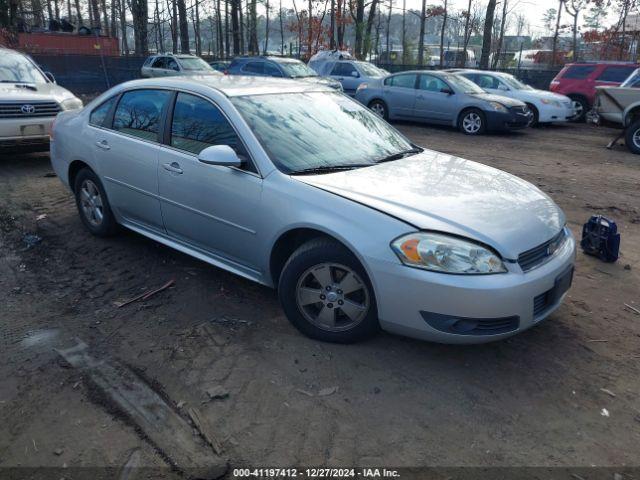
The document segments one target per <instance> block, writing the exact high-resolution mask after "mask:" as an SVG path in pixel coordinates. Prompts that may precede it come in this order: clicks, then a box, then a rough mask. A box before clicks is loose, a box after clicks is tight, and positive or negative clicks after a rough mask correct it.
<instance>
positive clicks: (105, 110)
mask: <svg viewBox="0 0 640 480" xmlns="http://www.w3.org/2000/svg"><path fill="white" fill-rule="evenodd" d="M115 102H116V97H111V98H110V99H109V100H106V101H104V102H102V103H101V104H100V106H98V107H96V108H95V109H94V110H93V112H91V115H89V123H90V124H91V125H94V126H96V127H106V126H107V125H105V121H106V120H107V115H109V112H110V111H111V107H113V104H114V103H115Z"/></svg>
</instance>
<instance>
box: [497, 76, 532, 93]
mask: <svg viewBox="0 0 640 480" xmlns="http://www.w3.org/2000/svg"><path fill="white" fill-rule="evenodd" d="M500 80H502V81H503V82H504V83H506V84H507V86H508V87H509V88H511V89H513V90H533V88H531V87H530V86H529V85H526V84H524V83H522V82H521V81H520V80H518V79H517V78H516V77H514V76H512V75H500Z"/></svg>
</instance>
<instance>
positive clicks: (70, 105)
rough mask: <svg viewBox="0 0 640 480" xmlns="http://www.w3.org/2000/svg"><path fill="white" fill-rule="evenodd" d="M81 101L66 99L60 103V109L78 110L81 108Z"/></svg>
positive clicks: (74, 98)
mask: <svg viewBox="0 0 640 480" xmlns="http://www.w3.org/2000/svg"><path fill="white" fill-rule="evenodd" d="M82 107H83V105H82V100H80V99H79V98H76V97H73V98H67V99H66V100H63V102H62V109H63V110H77V109H79V108H82Z"/></svg>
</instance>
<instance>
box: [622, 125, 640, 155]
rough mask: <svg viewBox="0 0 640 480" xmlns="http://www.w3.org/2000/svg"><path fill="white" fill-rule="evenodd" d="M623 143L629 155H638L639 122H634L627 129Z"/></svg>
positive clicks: (639, 150) (639, 141) (639, 145)
mask: <svg viewBox="0 0 640 480" xmlns="http://www.w3.org/2000/svg"><path fill="white" fill-rule="evenodd" d="M624 143H625V144H626V145H627V148H628V149H629V151H630V152H631V153H635V154H636V155H640V120H636V121H635V122H633V123H632V124H631V125H629V126H628V127H627V130H626V131H625V133H624Z"/></svg>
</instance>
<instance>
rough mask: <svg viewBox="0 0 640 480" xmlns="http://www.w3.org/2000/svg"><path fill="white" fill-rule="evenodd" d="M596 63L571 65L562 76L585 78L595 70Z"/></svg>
mask: <svg viewBox="0 0 640 480" xmlns="http://www.w3.org/2000/svg"><path fill="white" fill-rule="evenodd" d="M595 70H596V66H595V65H573V66H572V67H569V68H568V69H567V71H566V72H564V74H563V75H562V78H569V79H574V80H583V79H585V78H587V77H588V76H589V75H591V74H592V73H593V72H595Z"/></svg>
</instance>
